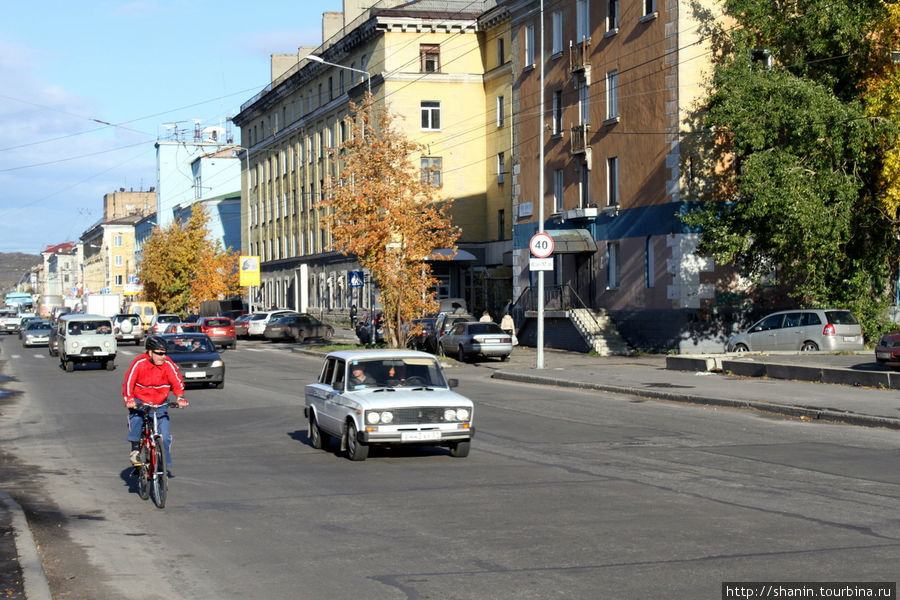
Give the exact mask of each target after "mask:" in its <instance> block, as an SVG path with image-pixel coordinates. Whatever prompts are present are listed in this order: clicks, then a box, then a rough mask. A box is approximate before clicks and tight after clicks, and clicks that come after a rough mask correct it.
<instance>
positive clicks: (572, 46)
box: [569, 38, 591, 73]
mask: <svg viewBox="0 0 900 600" xmlns="http://www.w3.org/2000/svg"><path fill="white" fill-rule="evenodd" d="M590 57H591V39H590V38H587V39H584V40H581V41H580V42H573V41H571V40H570V41H569V72H570V73H579V72H582V71H590V69H591V61H590Z"/></svg>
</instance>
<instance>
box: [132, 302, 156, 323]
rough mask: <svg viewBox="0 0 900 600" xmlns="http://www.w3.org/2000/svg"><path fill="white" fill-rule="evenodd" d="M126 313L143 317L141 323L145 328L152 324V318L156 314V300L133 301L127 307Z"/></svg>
mask: <svg viewBox="0 0 900 600" xmlns="http://www.w3.org/2000/svg"><path fill="white" fill-rule="evenodd" d="M125 312H126V313H131V314H135V315H138V316H139V317H140V318H141V325H143V326H144V329H147V327H148V326H149V325H150V319H152V318H153V315H155V314H156V303H155V302H132V303H131V304H129V305H128V306H126V307H125Z"/></svg>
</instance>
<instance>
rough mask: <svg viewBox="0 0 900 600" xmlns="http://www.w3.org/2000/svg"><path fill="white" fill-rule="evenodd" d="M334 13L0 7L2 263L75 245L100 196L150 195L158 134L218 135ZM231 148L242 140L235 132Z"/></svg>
mask: <svg viewBox="0 0 900 600" xmlns="http://www.w3.org/2000/svg"><path fill="white" fill-rule="evenodd" d="M341 9H342V2H341V0H304V1H301V2H285V1H284V0H255V1H253V2H246V1H244V2H236V1H233V0H217V1H215V2H213V1H209V0H136V1H121V2H116V1H112V0H87V1H86V2H72V0H64V1H63V0H49V1H44V2H6V3H4V7H3V19H2V20H0V252H25V253H28V254H39V253H40V252H41V251H42V250H44V248H46V247H47V246H51V245H54V244H59V243H62V242H67V241H74V242H77V241H78V238H79V237H80V236H81V234H82V233H83V232H84V231H85V230H86V229H88V228H90V227H91V226H92V225H94V224H95V223H96V222H98V221H99V220H100V219H101V218H102V216H103V195H104V194H108V193H111V192H114V191H116V190H118V189H120V188H125V189H126V190H131V189H133V190H135V191H138V190H145V191H146V190H149V188H150V187H151V186H155V185H156V149H155V148H154V144H155V142H156V141H157V140H159V139H168V135H169V132H170V129H168V128H167V127H171V125H170V124H172V123H177V127H178V128H179V129H183V130H185V131H187V132H189V133H191V135H192V132H193V130H194V125H195V122H196V121H199V122H200V127H201V128H202V127H211V126H225V121H226V119H227V118H228V117H232V116H234V115H236V114H237V113H238V112H239V110H240V106H241V104H243V103H244V102H246V101H247V100H249V99H250V98H251V97H253V96H254V95H255V94H256V93H258V92H259V91H260V90H262V89H263V88H264V87H265V86H266V85H268V84H269V81H270V70H269V67H270V64H269V56H270V55H271V54H289V53H295V52H297V48H298V46H318V45H320V44H321V43H322V13H323V12H339V11H340V10H341ZM233 133H234V138H235V142H236V143H240V130H239V129H238V128H237V127H234V128H233Z"/></svg>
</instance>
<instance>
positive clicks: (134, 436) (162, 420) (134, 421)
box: [125, 404, 172, 469]
mask: <svg viewBox="0 0 900 600" xmlns="http://www.w3.org/2000/svg"><path fill="white" fill-rule="evenodd" d="M148 410H155V411H156V426H157V427H158V429H159V434H160V435H161V436H162V439H163V442H164V443H165V445H166V468H167V469H171V468H172V432H171V431H170V429H169V408H168V407H167V406H166V405H165V404H163V405H162V406H160V407H159V408H151V409H148ZM143 423H144V411H143V410H139V409H136V408H129V409H128V436H127V437H126V438H125V439H126V440H128V441H129V442H139V441H141V425H142V424H143Z"/></svg>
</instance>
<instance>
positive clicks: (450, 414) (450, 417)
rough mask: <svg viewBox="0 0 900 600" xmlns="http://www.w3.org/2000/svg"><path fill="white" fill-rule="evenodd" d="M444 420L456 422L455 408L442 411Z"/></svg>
mask: <svg viewBox="0 0 900 600" xmlns="http://www.w3.org/2000/svg"><path fill="white" fill-rule="evenodd" d="M444 420H445V421H455V420H456V409H455V408H447V409H444Z"/></svg>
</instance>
